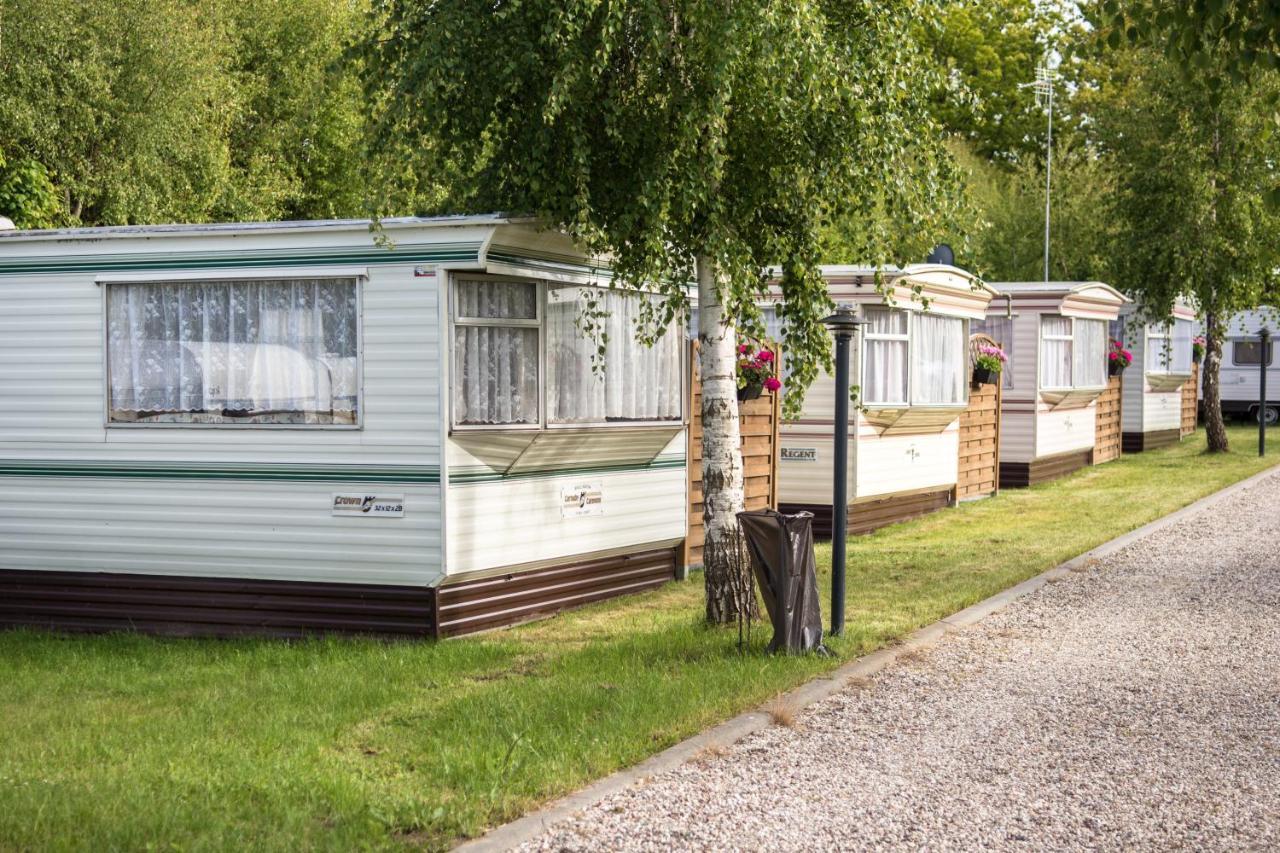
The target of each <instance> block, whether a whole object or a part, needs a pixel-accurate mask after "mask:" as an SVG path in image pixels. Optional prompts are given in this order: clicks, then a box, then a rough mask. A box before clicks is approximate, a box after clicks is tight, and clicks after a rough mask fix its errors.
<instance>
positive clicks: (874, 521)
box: [780, 489, 952, 539]
mask: <svg viewBox="0 0 1280 853" xmlns="http://www.w3.org/2000/svg"><path fill="white" fill-rule="evenodd" d="M951 499H952V495H951V490H950V489H941V490H939V491H936V492H915V493H910V494H901V495H886V496H884V497H878V498H872V499H870V500H864V501H855V502H854V504H853V506H851V507H850V508H849V535H850V536H857V535H859V534H863V533H870V532H871V531H873V530H879V529H880V528H881V527H885V526H887V525H890V524H896V523H897V522H899V521H906V520H907V519H910V518H917V517H919V516H921V515H926V514H928V513H931V512H934V511H935V510H939V509H942V508H944V507H947V506H950V505H951ZM802 510H803V511H805V512H811V513H813V536H814V538H815V539H830V538H831V527H832V518H831V516H832V512H831V506H830V504H783V505H782V506H781V509H780V511H781V512H786V513H791V512H800V511H802Z"/></svg>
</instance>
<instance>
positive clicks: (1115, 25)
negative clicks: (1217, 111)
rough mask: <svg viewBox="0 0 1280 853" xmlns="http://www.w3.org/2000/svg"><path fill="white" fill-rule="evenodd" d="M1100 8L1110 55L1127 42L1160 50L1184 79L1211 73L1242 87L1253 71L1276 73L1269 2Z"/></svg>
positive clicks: (1276, 19) (1278, 40)
mask: <svg viewBox="0 0 1280 853" xmlns="http://www.w3.org/2000/svg"><path fill="white" fill-rule="evenodd" d="M1100 6H1101V11H1102V16H1101V17H1102V20H1103V21H1104V22H1105V23H1106V25H1107V26H1108V35H1107V39H1108V42H1109V44H1110V46H1111V47H1112V48H1113V49H1118V48H1119V47H1120V46H1121V42H1122V41H1124V40H1126V39H1127V40H1128V41H1129V42H1131V43H1133V44H1138V43H1146V44H1153V45H1157V46H1162V47H1163V49H1164V53H1165V55H1166V56H1167V57H1168V58H1169V59H1170V60H1172V61H1173V62H1174V63H1175V67H1177V68H1180V69H1181V70H1182V71H1183V72H1184V74H1186V75H1192V76H1193V75H1197V74H1200V73H1201V72H1203V71H1205V70H1209V69H1215V68H1216V69H1219V70H1222V71H1225V72H1226V73H1227V74H1229V75H1230V76H1231V77H1232V78H1233V79H1235V80H1236V81H1237V82H1242V81H1244V80H1245V79H1246V78H1247V77H1248V76H1249V75H1250V74H1252V73H1253V72H1254V71H1255V70H1258V71H1275V70H1277V69H1280V5H1277V4H1276V3H1275V2H1274V0H1104V2H1103V3H1101V4H1100ZM1213 79H1214V81H1215V82H1214V83H1211V84H1210V85H1216V78H1213Z"/></svg>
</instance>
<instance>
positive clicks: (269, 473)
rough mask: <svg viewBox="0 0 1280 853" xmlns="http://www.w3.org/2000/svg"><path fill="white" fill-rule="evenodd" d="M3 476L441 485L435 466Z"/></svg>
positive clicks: (79, 466)
mask: <svg viewBox="0 0 1280 853" xmlns="http://www.w3.org/2000/svg"><path fill="white" fill-rule="evenodd" d="M0 476H9V477H94V478H102V479H116V478H145V479H155V480H277V481H282V482H309V483H404V484H423V483H426V484H429V483H438V482H440V469H439V468H437V467H435V466H431V465H414V466H409V465H403V466H398V465H386V466H372V467H371V466H367V465H350V466H324V467H321V466H312V465H288V466H282V465H244V464H226V465H215V464H209V465H198V464H169V463H156V462H130V463H100V462H70V461H68V462H63V461H45V460H36V461H22V462H16V461H0Z"/></svg>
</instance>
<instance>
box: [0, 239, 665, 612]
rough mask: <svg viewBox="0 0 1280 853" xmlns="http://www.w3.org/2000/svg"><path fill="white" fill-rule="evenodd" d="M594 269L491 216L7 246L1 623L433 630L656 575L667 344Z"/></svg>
mask: <svg viewBox="0 0 1280 853" xmlns="http://www.w3.org/2000/svg"><path fill="white" fill-rule="evenodd" d="M610 283H611V275H610V271H609V269H608V268H607V266H606V265H605V264H604V263H602V262H601V261H600V260H598V259H594V258H591V257H588V256H586V255H584V254H583V253H582V252H580V251H579V250H578V249H577V248H576V247H575V246H574V245H573V244H572V242H571V241H570V240H569V239H568V238H567V237H565V236H564V235H562V234H559V233H556V232H553V231H547V230H544V229H541V228H539V227H538V226H537V224H536V223H533V222H530V221H525V220H517V219H511V218H506V217H501V216H474V217H447V218H437V219H416V218H414V219H389V220H384V221H383V223H382V231H381V234H380V235H379V234H377V233H375V232H374V231H373V230H371V228H370V223H368V222H367V221H326V222H293V223H269V224H235V225H177V226H155V227H152V226H146V227H118V228H95V229H72V230H61V231H30V232H17V231H10V232H7V233H0V401H2V402H3V414H0V482H3V484H4V486H5V489H4V492H3V494H2V495H0V625H9V626H22V625H25V626H43V627H52V628H58V629H67V630H89V631H92V630H115V629H139V630H149V631H157V632H170V633H182V634H215V635H234V634H241V633H264V632H265V633H272V634H277V635H288V636H292V635H297V634H301V633H305V632H308V631H312V630H323V631H353V632H355V631H368V632H374V633H380V634H409V635H425V636H432V635H435V636H442V635H449V634H456V633H463V632H467V631H473V630H478V629H482V628H486V627H491V626H495V625H501V624H508V623H511V622H515V621H519V620H522V619H526V618H529V617H531V616H533V615H535V614H541V613H546V612H550V611H554V610H556V609H560V608H563V607H567V606H572V605H575V604H581V603H584V602H587V601H592V600H596V599H599V598H604V597H608V596H610V595H617V594H622V593H625V592H632V591H637V590H641V589H645V588H647V587H651V586H655V585H657V584H660V583H662V582H663V581H664V580H666V579H669V578H671V577H672V576H673V575H674V574H675V568H676V567H675V561H676V559H677V557H676V554H677V549H678V546H679V545H680V544H681V541H682V539H683V537H684V536H685V530H686V516H687V512H688V510H687V506H688V503H689V501H688V494H687V478H686V472H685V440H686V439H685V432H686V418H687V414H688V413H687V412H686V411H685V408H686V407H687V406H686V399H687V395H686V391H685V388H684V387H683V383H684V378H685V377H686V376H687V373H688V371H687V355H686V352H687V341H686V338H685V335H684V333H683V331H682V330H675V331H671V332H669V333H668V334H667V335H666V336H665V337H664V338H663V339H661V340H660V341H659V342H658V344H657V345H656V346H655V347H653V348H646V347H643V346H641V345H639V344H636V343H634V335H633V334H632V333H631V329H630V328H629V324H630V322H631V319H632V317H633V315H634V313H635V312H636V310H637V308H638V307H639V303H640V300H643V299H651V298H656V297H653V296H652V295H648V294H639V293H636V292H624V291H621V290H614V289H610ZM596 294H599V295H598V296H596ZM589 295H591V296H592V298H598V299H599V300H600V303H601V305H602V307H604V308H606V309H607V310H608V311H610V313H611V316H610V318H609V320H608V322H609V323H611V324H612V327H611V328H610V330H609V331H610V335H609V337H608V350H609V351H608V354H607V358H606V360H605V368H604V373H603V375H602V374H601V373H600V372H599V371H598V370H596V369H593V366H592V359H591V356H592V353H593V352H594V351H595V347H596V341H595V340H593V339H591V336H589V335H585V334H584V333H583V332H582V331H581V330H580V328H579V326H580V324H579V323H577V322H576V317H577V316H578V314H579V312H580V310H581V305H582V303H583V302H584V300H586V299H587V298H588V296H589Z"/></svg>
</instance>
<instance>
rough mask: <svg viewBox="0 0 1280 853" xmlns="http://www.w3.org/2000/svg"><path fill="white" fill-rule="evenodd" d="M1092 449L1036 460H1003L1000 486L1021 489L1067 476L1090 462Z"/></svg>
mask: <svg viewBox="0 0 1280 853" xmlns="http://www.w3.org/2000/svg"><path fill="white" fill-rule="evenodd" d="M1092 456H1093V451H1092V450H1072V451H1068V452H1067V453H1059V454H1056V455H1054V456H1045V457H1043V458H1041V459H1037V460H1036V461H1034V462H1001V463H1000V488H1002V489H1021V488H1025V487H1027V486H1034V485H1036V484H1037V483H1045V482H1048V481H1049V480H1056V479H1058V478H1059V477H1065V476H1066V475H1068V474H1070V473H1071V472H1072V471H1076V470H1078V469H1080V468H1083V467H1085V466H1086V465H1089V464H1090V459H1091V457H1092Z"/></svg>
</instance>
